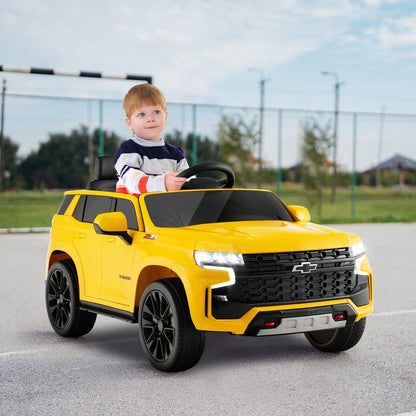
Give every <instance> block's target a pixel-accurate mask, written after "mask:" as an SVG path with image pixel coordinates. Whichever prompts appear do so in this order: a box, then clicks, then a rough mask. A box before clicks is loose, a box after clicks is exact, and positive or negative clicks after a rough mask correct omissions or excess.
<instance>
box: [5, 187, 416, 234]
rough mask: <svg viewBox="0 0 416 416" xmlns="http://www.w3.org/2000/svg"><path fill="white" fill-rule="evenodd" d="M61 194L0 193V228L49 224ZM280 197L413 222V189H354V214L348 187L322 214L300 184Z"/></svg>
mask: <svg viewBox="0 0 416 416" xmlns="http://www.w3.org/2000/svg"><path fill="white" fill-rule="evenodd" d="M62 196H63V192H49V191H36V192H5V193H0V228H25V227H49V226H50V225H51V220H52V217H53V215H54V214H55V213H56V211H57V210H58V207H59V205H60V203H61V201H62ZM281 197H282V199H283V200H284V202H285V203H286V204H288V205H290V204H294V205H304V206H306V207H308V208H309V210H310V212H311V216H312V221H314V222H318V223H323V224H325V223H327V224H329V223H331V224H336V223H338V224H339V223H347V222H416V189H412V190H399V189H387V188H386V189H372V188H371V189H370V188H360V189H357V193H356V204H355V217H354V218H352V203H351V190H349V189H338V192H337V200H336V203H335V204H332V203H331V202H330V190H326V191H325V193H324V198H323V209H322V216H321V217H318V216H317V208H316V207H315V206H314V205H311V203H310V202H309V200H308V198H307V196H306V194H305V191H304V190H303V188H302V187H301V186H299V185H291V184H284V185H283V187H282V192H281Z"/></svg>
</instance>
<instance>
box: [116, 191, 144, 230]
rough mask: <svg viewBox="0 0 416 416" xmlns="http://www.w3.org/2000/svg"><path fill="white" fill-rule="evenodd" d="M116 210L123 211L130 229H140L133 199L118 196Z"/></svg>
mask: <svg viewBox="0 0 416 416" xmlns="http://www.w3.org/2000/svg"><path fill="white" fill-rule="evenodd" d="M115 211H119V212H122V213H123V214H124V215H125V216H126V218H127V227H128V228H129V230H136V231H137V230H138V229H139V228H138V225H137V217H136V210H135V209H134V205H133V203H132V202H131V201H128V200H127V199H123V198H118V199H117V203H116V207H115Z"/></svg>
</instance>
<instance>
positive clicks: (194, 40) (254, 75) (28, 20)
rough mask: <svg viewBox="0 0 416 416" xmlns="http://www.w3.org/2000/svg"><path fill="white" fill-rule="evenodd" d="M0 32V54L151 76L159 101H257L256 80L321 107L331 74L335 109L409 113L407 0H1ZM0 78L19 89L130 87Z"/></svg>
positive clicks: (412, 30)
mask: <svg viewBox="0 0 416 416" xmlns="http://www.w3.org/2000/svg"><path fill="white" fill-rule="evenodd" d="M0 39H1V41H0V52H1V53H0V56H1V58H0V59H1V61H2V62H0V64H1V65H8V66H12V67H25V68H26V67H38V68H51V69H58V70H73V71H78V70H85V71H96V72H102V73H104V74H106V73H108V74H126V73H128V74H142V75H151V76H153V80H154V84H155V85H157V86H158V87H159V88H160V89H161V90H162V91H163V92H164V94H165V96H166V99H167V101H168V102H176V103H180V102H185V103H203V104H218V105H232V106H242V107H243V106H259V103H260V92H259V91H260V89H259V81H260V79H265V80H266V81H265V101H264V104H265V107H268V108H290V109H291V108H293V109H298V108H299V109H307V110H312V109H313V110H322V111H323V110H327V111H331V110H333V108H334V83H335V82H336V80H337V81H338V82H340V83H342V84H341V86H340V90H339V91H340V96H339V108H340V111H346V112H347V111H354V112H355V111H358V112H371V113H380V112H384V113H386V114H413V115H416V100H415V97H416V82H415V72H416V4H415V2H414V1H413V0H409V1H405V0H279V1H276V0H175V1H171V0H159V1H156V2H148V1H143V0H134V1H133V0H118V1H117V2H114V1H109V0H81V1H80V0H55V1H53V2H51V1H49V0H13V2H11V1H9V0H0ZM323 71H327V72H330V75H326V76H325V75H323V74H322V72H323ZM335 74H336V75H335ZM0 77H1V79H6V80H7V91H8V92H9V93H20V94H23V93H27V94H43V95H71V96H76V97H82V96H90V97H91V96H92V97H104V98H112V99H122V98H123V96H124V94H125V93H126V91H127V89H128V88H129V87H130V86H131V85H130V84H129V83H127V81H109V80H108V81H103V80H100V81H97V80H80V79H78V80H76V79H70V78H66V77H48V76H41V75H23V74H11V73H6V72H3V73H0ZM52 78H53V79H52ZM414 127H416V126H414ZM412 129H413V131H414V130H415V129H414V128H413V127H412ZM406 134H407V133H406ZM412 139H413V137H412ZM406 140H408V141H406V142H404V144H403V146H404V145H405V144H406V146H407V143H408V142H409V141H410V139H406ZM413 141H414V140H413ZM403 146H402V147H403ZM409 151H410V153H411V155H410V156H414V157H416V151H415V148H414V147H413V148H412V149H410V150H409ZM368 163H370V160H368Z"/></svg>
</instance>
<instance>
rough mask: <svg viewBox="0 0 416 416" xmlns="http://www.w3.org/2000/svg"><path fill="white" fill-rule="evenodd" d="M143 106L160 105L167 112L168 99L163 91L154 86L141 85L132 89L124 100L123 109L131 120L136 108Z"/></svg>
mask: <svg viewBox="0 0 416 416" xmlns="http://www.w3.org/2000/svg"><path fill="white" fill-rule="evenodd" d="M143 105H160V106H161V107H162V109H163V111H166V99H165V96H164V95H163V93H162V91H160V90H159V89H158V88H156V87H155V86H154V85H152V84H139V85H135V86H134V87H132V88H130V89H129V91H128V92H127V94H126V96H125V97H124V100H123V109H124V112H125V113H126V116H127V117H129V118H130V116H131V114H132V113H133V111H134V110H135V109H136V108H140V107H143Z"/></svg>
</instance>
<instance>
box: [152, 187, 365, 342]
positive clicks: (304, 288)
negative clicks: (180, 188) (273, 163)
mask: <svg viewBox="0 0 416 416" xmlns="http://www.w3.org/2000/svg"><path fill="white" fill-rule="evenodd" d="M198 192H199V194H200V195H198V198H196V197H192V198H190V201H188V202H190V204H191V205H192V204H194V207H193V208H189V205H188V208H186V209H188V211H189V212H188V213H187V214H186V215H185V213H184V211H183V210H182V211H181V209H182V208H181V207H182V205H180V204H185V202H186V197H184V195H183V194H184V193H183V192H182V193H181V200H182V199H183V201H181V203H180V204H179V205H178V206H177V207H176V208H177V209H176V211H177V214H175V215H178V218H179V217H180V219H179V221H181V222H182V223H181V224H182V225H184V226H181V227H175V226H174V224H173V221H172V217H169V218H167V217H164V218H162V219H161V220H160V221H159V218H157V216H156V215H155V214H154V213H153V214H152V215H153V221H154V222H156V223H157V222H158V221H159V224H162V226H161V227H155V228H154V233H155V235H156V234H157V239H158V246H159V247H161V246H162V247H163V246H164V247H172V246H174V248H172V253H173V254H172V259H171V266H170V267H171V268H172V270H174V271H175V273H176V274H177V275H178V276H179V277H180V279H181V280H182V283H183V285H184V288H185V291H186V294H187V301H188V304H189V310H190V314H191V317H192V321H193V323H194V325H195V327H196V328H197V329H199V330H204V331H224V332H231V333H234V334H241V335H243V334H244V335H273V334H283V333H293V332H308V331H316V330H323V329H334V328H342V327H345V326H346V325H350V324H352V323H354V322H357V321H359V320H360V319H362V318H363V317H365V316H366V315H368V314H369V313H371V311H372V309H373V293H372V272H371V268H370V265H369V262H368V259H367V256H366V254H365V250H364V246H363V243H362V242H361V240H360V238H359V237H357V236H355V235H352V234H346V233H343V232H340V231H336V230H333V229H330V228H327V227H324V226H319V225H316V224H312V223H310V222H305V221H298V219H297V218H296V212H295V211H294V212H290V210H287V208H286V207H284V208H285V209H286V210H287V213H288V216H284V215H283V214H279V215H281V216H282V215H283V218H282V219H277V218H276V219H275V220H272V219H270V218H269V219H262V218H263V216H264V215H265V214H264V212H263V211H262V212H261V218H260V217H259V218H256V216H253V209H252V207H251V208H250V207H248V208H247V211H248V212H249V214H248V215H247V216H246V219H243V213H242V212H241V210H240V212H239V213H238V215H237V216H235V217H233V218H236V220H234V219H231V220H230V218H227V216H224V212H225V211H226V210H227V206H226V203H225V202H224V200H223V199H221V198H220V199H219V200H216V199H215V198H214V197H215V195H213V194H212V192H215V193H216V194H217V195H219V193H220V192H223V193H224V192H231V191H204V192H203V193H201V191H198ZM233 192H234V193H238V192H245V193H246V195H245V198H247V197H259V196H260V195H259V194H258V192H259V191H255V192H256V193H252V194H251V195H250V194H249V193H250V192H251V191H241V190H235V191H233ZM206 193H209V195H208V196H207V195H206ZM262 194H263V192H262ZM152 198H154V197H152ZM164 198H166V195H165V197H164ZM168 198H170V201H169V202H170V203H171V204H173V205H175V203H176V201H174V196H173V195H170V196H168ZM195 198H196V199H198V203H196V202H195ZM204 198H208V199H209V200H210V202H211V203H213V201H215V204H214V205H211V207H210V208H209V209H206V207H205V209H206V210H207V213H206V216H207V217H209V218H211V219H212V216H213V215H214V214H213V213H212V211H216V210H217V211H221V214H219V215H221V216H222V217H221V218H220V221H215V222H213V221H211V222H208V223H202V220H200V219H198V220H196V219H195V217H196V216H199V217H201V215H205V214H201V212H200V210H202V209H203V208H202V206H203V205H204V204H202V205H201V202H202V201H203V199H204ZM233 198H236V197H235V196H233ZM268 198H269V197H268V196H267V198H266V200H265V201H263V202H264V204H268V203H269V202H270V201H269V200H268ZM276 199H277V198H276ZM165 202H166V203H167V202H168V201H165ZM235 202H236V201H235V200H234V201H233V204H232V205H233V209H234V211H236V212H237V211H239V208H236V207H235V204H234V203H235ZM279 203H280V201H279ZM218 204H223V206H221V207H220V208H218ZM150 205H152V204H150ZM254 205H256V204H255V203H254ZM155 206H156V205H155V204H153V206H152V208H153V209H155ZM183 206H185V205H183ZM174 208H175V207H174ZM279 209H280V208H279ZM172 212H175V209H173V210H171V211H170V213H172ZM188 214H189V215H188ZM215 215H217V214H215ZM273 215H275V214H273ZM185 216H191V217H193V220H192V221H190V223H189V224H187V223H186V222H184V217H185ZM250 218H253V219H252V220H248V219H250ZM221 219H225V220H227V219H228V220H229V221H221ZM147 222H148V224H152V225H151V227H154V224H153V222H152V219H151V215H149V217H147ZM164 256H165V257H166V253H164Z"/></svg>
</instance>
